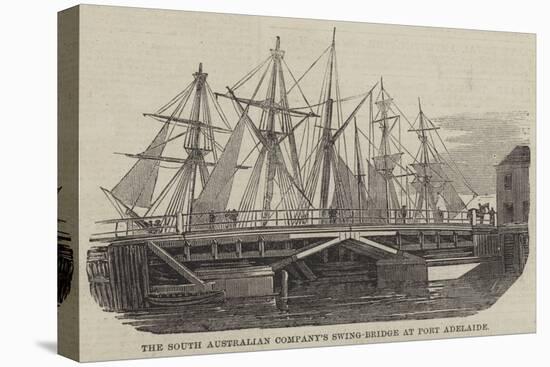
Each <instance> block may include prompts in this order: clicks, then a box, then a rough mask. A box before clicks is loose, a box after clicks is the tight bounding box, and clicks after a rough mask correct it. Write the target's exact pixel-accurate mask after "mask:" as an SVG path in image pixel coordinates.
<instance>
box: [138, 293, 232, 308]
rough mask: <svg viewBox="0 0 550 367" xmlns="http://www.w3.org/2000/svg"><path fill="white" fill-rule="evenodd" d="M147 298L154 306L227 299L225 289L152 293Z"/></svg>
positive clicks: (195, 303) (204, 302) (181, 304)
mask: <svg viewBox="0 0 550 367" xmlns="http://www.w3.org/2000/svg"><path fill="white" fill-rule="evenodd" d="M147 300H148V301H149V303H150V304H151V305H153V306H170V307H176V306H188V305H198V304H207V303H208V304H210V303H218V302H223V301H224V300H225V292H224V291H213V292H206V293H200V294H186V293H150V294H149V295H148V296H147Z"/></svg>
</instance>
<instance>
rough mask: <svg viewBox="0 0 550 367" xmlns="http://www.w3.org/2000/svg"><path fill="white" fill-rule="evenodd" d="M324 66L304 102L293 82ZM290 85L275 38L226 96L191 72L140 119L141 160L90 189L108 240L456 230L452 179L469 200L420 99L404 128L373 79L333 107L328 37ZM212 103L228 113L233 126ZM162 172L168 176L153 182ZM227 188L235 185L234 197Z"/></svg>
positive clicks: (174, 299)
mask: <svg viewBox="0 0 550 367" xmlns="http://www.w3.org/2000/svg"><path fill="white" fill-rule="evenodd" d="M323 63H324V64H325V65H326V67H325V68H324V70H323V71H322V78H321V80H322V82H321V85H320V87H318V90H319V98H318V101H317V102H316V103H311V102H310V99H309V98H308V97H307V93H305V88H304V87H303V82H304V80H305V79H306V78H307V77H308V76H309V75H311V74H314V73H316V72H317V71H318V69H319V68H318V67H317V66H318V65H322V64H323ZM295 75H296V74H295V73H294V72H293V71H292V70H291V69H290V68H289V66H288V64H287V63H286V61H285V51H284V50H283V49H282V47H281V39H280V38H279V37H276V39H275V45H274V47H273V48H272V49H270V50H269V52H268V55H267V57H266V58H265V59H264V60H263V61H262V62H261V63H260V64H258V65H257V66H255V67H254V68H252V69H251V70H250V71H249V72H248V73H246V74H245V75H244V76H243V77H242V78H241V79H239V80H238V81H237V82H235V83H234V84H233V85H231V86H228V87H226V91H225V92H214V91H213V90H212V89H211V88H210V85H209V83H208V81H207V76H208V74H207V73H205V72H204V71H203V66H202V63H201V64H199V67H198V70H197V71H196V72H195V73H193V75H192V76H193V79H192V81H191V82H190V84H189V85H188V86H187V87H186V88H185V89H184V90H183V91H181V92H180V93H178V94H177V95H176V96H175V97H173V98H172V99H171V100H169V101H168V102H167V103H166V104H165V105H163V106H162V107H160V108H159V109H158V110H156V111H155V112H152V113H144V117H146V118H148V119H150V120H152V121H154V122H156V123H160V129H159V130H158V132H157V133H156V135H155V136H154V138H153V140H152V142H151V143H150V144H149V145H148V146H147V147H146V149H145V150H143V151H142V152H139V153H121V154H123V155H125V156H126V157H129V158H132V159H135V160H136V161H135V163H134V164H133V166H132V167H131V168H130V170H129V171H128V172H127V173H126V174H125V175H124V176H123V177H122V179H121V180H120V181H119V182H118V183H117V184H116V185H115V186H114V187H113V188H111V189H106V188H101V189H102V190H103V192H104V194H105V195H106V197H107V199H108V200H109V201H110V202H111V204H112V205H113V207H114V208H115V209H116V211H117V213H118V214H119V216H120V218H121V219H127V221H121V220H114V221H112V223H116V225H117V229H116V230H115V233H124V232H125V233H126V235H128V234H135V233H141V234H142V235H143V234H145V235H146V236H147V238H148V239H149V241H154V240H155V238H157V236H158V237H160V236H165V235H166V234H171V233H175V232H177V233H183V234H184V235H185V234H186V233H193V232H196V231H212V232H216V231H236V230H244V231H246V230H247V228H251V227H253V228H258V227H264V228H268V227H274V228H279V227H284V226H296V225H308V224H311V223H316V224H326V225H338V224H343V223H360V224H365V225H369V224H373V225H377V224H381V223H384V224H392V223H396V224H397V223H398V224H405V223H417V224H421V223H427V224H428V223H437V222H443V221H447V222H451V221H456V220H458V221H464V220H467V219H465V216H464V215H463V214H464V213H465V210H466V209H467V203H465V202H464V201H463V199H462V197H461V196H460V195H459V193H458V191H457V189H456V186H455V183H456V182H455V181H453V179H452V178H456V177H459V178H460V179H461V180H462V182H461V186H462V187H466V188H467V189H469V190H470V191H471V195H472V197H475V196H476V195H477V194H476V193H475V191H474V190H473V189H472V187H471V185H470V184H469V183H468V181H467V179H466V178H465V176H464V175H463V174H462V172H461V171H460V169H459V167H458V165H457V164H456V163H455V162H454V161H453V160H452V157H451V156H450V153H449V150H448V149H447V148H446V146H445V144H444V141H443V139H442V137H441V135H440V134H439V133H438V129H439V127H437V126H435V124H434V123H433V122H432V121H431V120H430V119H429V118H428V117H427V115H426V114H425V113H424V111H423V109H422V106H421V104H420V100H419V103H418V108H419V111H418V115H417V116H416V119H415V120H413V121H410V120H409V119H408V118H407V117H406V116H405V115H404V114H403V113H402V111H401V109H400V108H399V107H398V106H397V104H396V102H395V101H394V99H393V98H392V97H391V95H390V93H389V92H388V90H387V89H386V88H385V86H384V80H383V79H382V78H381V79H380V81H379V82H377V83H375V84H374V85H373V86H369V87H368V88H365V92H364V93H361V94H359V95H354V96H350V97H342V95H341V90H340V78H339V74H338V61H337V53H336V32H335V29H334V30H333V33H332V40H331V41H330V43H329V45H328V47H326V48H325V49H324V50H323V51H322V52H321V54H320V55H319V56H318V57H317V58H316V59H315V60H314V62H313V63H312V64H311V65H310V66H309V67H308V68H307V70H306V71H305V72H304V73H303V74H302V75H300V76H299V77H296V76H295ZM221 100H224V101H226V102H228V103H229V104H230V106H231V107H232V108H233V109H234V111H235V113H236V116H237V119H236V123H235V124H234V125H232V124H231V123H230V119H228V118H227V115H226V113H225V112H224V108H222V104H221ZM350 106H351V107H350ZM362 110H367V111H366V114H365V113H363V114H360V111H362ZM346 111H348V112H347V113H346ZM365 115H366V116H367V117H366V118H365ZM377 128H378V129H377ZM405 129H406V131H404V130H405ZM405 133H407V134H413V135H414V136H415V137H416V139H417V140H418V142H419V144H418V145H417V146H416V151H415V150H414V149H412V148H410V147H407V146H406V144H405V143H404V141H405V140H407V141H410V139H404V136H403V135H404V134H405ZM245 136H246V137H245ZM174 145H175V146H176V148H173V146H174ZM169 147H172V148H170V149H169ZM365 148H366V149H365ZM170 151H173V152H174V153H175V154H168V152H170ZM176 154H179V156H177V155H176ZM162 171H168V172H171V174H169V176H167V179H165V180H161V179H159V177H160V175H161V172H162ZM237 178H238V180H239V182H244V184H242V185H241V184H240V185H238V187H234V186H235V185H234V184H233V183H234V182H235V181H236V180H237ZM230 202H231V203H233V202H234V203H236V204H230ZM231 205H234V206H231ZM121 225H126V228H122V229H121V228H118V226H121ZM156 251H161V250H158V249H157V250H156ZM216 251H217V250H216ZM260 253H261V251H260ZM161 255H162V253H161ZM237 256H238V255H237ZM214 258H215V256H214ZM174 266H175V265H174ZM218 293H219V292H218ZM218 293H217V292H215V291H213V290H212V289H210V291H208V292H205V293H204V295H205V297H200V295H199V296H197V294H195V295H194V296H193V297H194V298H193V299H192V300H190V299H189V298H188V297H186V296H185V295H184V294H175V293H174V294H170V295H158V294H153V295H152V296H151V297H150V300H151V302H152V303H154V304H162V305H174V304H175V305H182V304H187V303H189V302H191V303H196V302H202V301H204V300H209V299H216V300H218V299H219V294H218Z"/></svg>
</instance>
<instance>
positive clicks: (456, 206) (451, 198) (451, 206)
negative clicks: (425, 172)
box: [434, 165, 466, 218]
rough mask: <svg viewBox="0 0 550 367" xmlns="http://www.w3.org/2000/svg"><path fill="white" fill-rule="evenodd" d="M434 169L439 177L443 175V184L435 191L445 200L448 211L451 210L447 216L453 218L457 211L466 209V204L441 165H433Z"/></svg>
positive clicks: (457, 213)
mask: <svg viewBox="0 0 550 367" xmlns="http://www.w3.org/2000/svg"><path fill="white" fill-rule="evenodd" d="M434 170H435V171H437V172H438V175H439V177H443V178H444V180H445V183H444V185H442V186H441V187H437V188H436V189H435V191H436V193H437V194H439V195H440V196H441V197H442V198H443V200H444V201H445V207H446V208H447V210H448V211H449V212H451V213H450V214H449V217H450V218H454V217H456V216H458V215H459V214H460V213H459V212H461V211H462V210H464V209H466V204H464V201H463V200H462V199H461V198H460V196H459V195H458V193H457V192H456V190H455V188H454V187H453V185H452V183H451V181H450V180H449V177H448V176H447V174H446V173H445V171H444V170H443V167H442V166H441V165H439V166H438V167H434Z"/></svg>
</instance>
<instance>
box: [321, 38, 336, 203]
mask: <svg viewBox="0 0 550 367" xmlns="http://www.w3.org/2000/svg"><path fill="white" fill-rule="evenodd" d="M335 38H336V28H334V29H333V30H332V44H331V50H330V64H329V77H328V87H327V94H326V98H325V121H324V124H323V135H322V143H321V144H322V147H323V166H322V171H321V172H322V173H321V201H320V208H321V209H327V207H328V194H329V185H330V176H331V175H330V173H331V172H330V171H331V149H332V143H331V138H332V131H331V129H332V107H333V104H334V100H333V99H332V78H333V70H334V54H335V51H336V42H335Z"/></svg>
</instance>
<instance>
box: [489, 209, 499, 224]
mask: <svg viewBox="0 0 550 367" xmlns="http://www.w3.org/2000/svg"><path fill="white" fill-rule="evenodd" d="M496 214H497V212H496V211H495V208H493V207H491V210H489V224H490V225H492V226H494V225H495V216H496Z"/></svg>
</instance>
